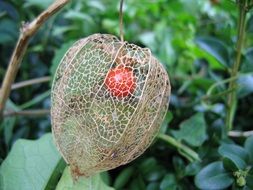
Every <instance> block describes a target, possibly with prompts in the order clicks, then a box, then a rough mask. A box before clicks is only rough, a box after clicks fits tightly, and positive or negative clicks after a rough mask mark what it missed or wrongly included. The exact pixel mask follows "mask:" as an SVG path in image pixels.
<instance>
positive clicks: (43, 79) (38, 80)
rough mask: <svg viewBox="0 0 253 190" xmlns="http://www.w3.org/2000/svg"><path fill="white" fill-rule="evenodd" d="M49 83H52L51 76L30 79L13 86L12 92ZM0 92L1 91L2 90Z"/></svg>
mask: <svg viewBox="0 0 253 190" xmlns="http://www.w3.org/2000/svg"><path fill="white" fill-rule="evenodd" d="M48 81H50V77H49V76H46V77H40V78H35V79H30V80H26V81H22V82H18V83H15V84H13V85H12V86H11V90H15V89H19V88H23V87H26V86H30V85H34V84H40V83H44V82H48ZM0 91H1V89H0Z"/></svg>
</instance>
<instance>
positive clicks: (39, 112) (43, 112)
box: [3, 109, 50, 117]
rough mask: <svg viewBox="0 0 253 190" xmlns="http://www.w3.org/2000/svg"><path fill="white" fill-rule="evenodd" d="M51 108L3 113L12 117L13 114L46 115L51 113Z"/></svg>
mask: <svg viewBox="0 0 253 190" xmlns="http://www.w3.org/2000/svg"><path fill="white" fill-rule="evenodd" d="M49 114H50V110H48V109H42V110H22V111H7V112H5V113H4V114H3V116H4V117H11V116H17V115H20V116H44V115H49Z"/></svg>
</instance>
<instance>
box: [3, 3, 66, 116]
mask: <svg viewBox="0 0 253 190" xmlns="http://www.w3.org/2000/svg"><path fill="white" fill-rule="evenodd" d="M68 2H70V0H56V1H55V2H54V3H53V4H52V5H51V6H49V7H48V8H47V9H46V10H45V11H44V12H42V13H41V14H40V15H39V16H38V17H37V18H36V19H34V20H33V21H32V22H31V23H25V24H23V25H22V28H21V31H20V32H21V33H20V36H19V39H18V42H17V44H16V47H15V49H14V52H13V53H12V56H11V59H10V63H9V65H8V69H7V71H6V74H5V77H4V80H3V83H2V87H1V91H0V115H2V113H3V109H4V107H5V103H6V101H7V99H8V97H9V95H10V91H11V85H12V83H13V82H14V80H15V78H16V75H17V72H18V69H19V65H20V63H21V61H22V59H23V57H24V54H25V52H26V49H27V45H28V42H29V40H30V38H31V37H32V36H33V35H34V34H35V33H36V32H37V31H38V29H39V28H40V27H41V25H42V24H44V22H46V21H47V20H48V19H49V18H50V17H51V16H52V15H53V14H55V13H56V12H58V11H59V10H60V9H61V8H62V7H63V6H64V5H66V4H67V3H68Z"/></svg>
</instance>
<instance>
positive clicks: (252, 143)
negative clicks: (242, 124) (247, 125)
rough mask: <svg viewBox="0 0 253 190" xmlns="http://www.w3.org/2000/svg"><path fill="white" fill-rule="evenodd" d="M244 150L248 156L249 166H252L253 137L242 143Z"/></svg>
mask: <svg viewBox="0 0 253 190" xmlns="http://www.w3.org/2000/svg"><path fill="white" fill-rule="evenodd" d="M244 148H245V149H246V150H247V152H248V154H249V158H250V161H251V164H253V135H252V136H250V137H248V138H247V139H246V141H245V143H244Z"/></svg>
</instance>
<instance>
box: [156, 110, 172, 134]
mask: <svg viewBox="0 0 253 190" xmlns="http://www.w3.org/2000/svg"><path fill="white" fill-rule="evenodd" d="M172 119H173V114H172V113H171V112H170V111H168V112H167V113H166V116H165V118H164V120H163V123H162V126H161V128H160V131H159V133H163V134H165V133H166V130H167V129H168V125H169V123H170V122H171V120H172Z"/></svg>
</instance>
